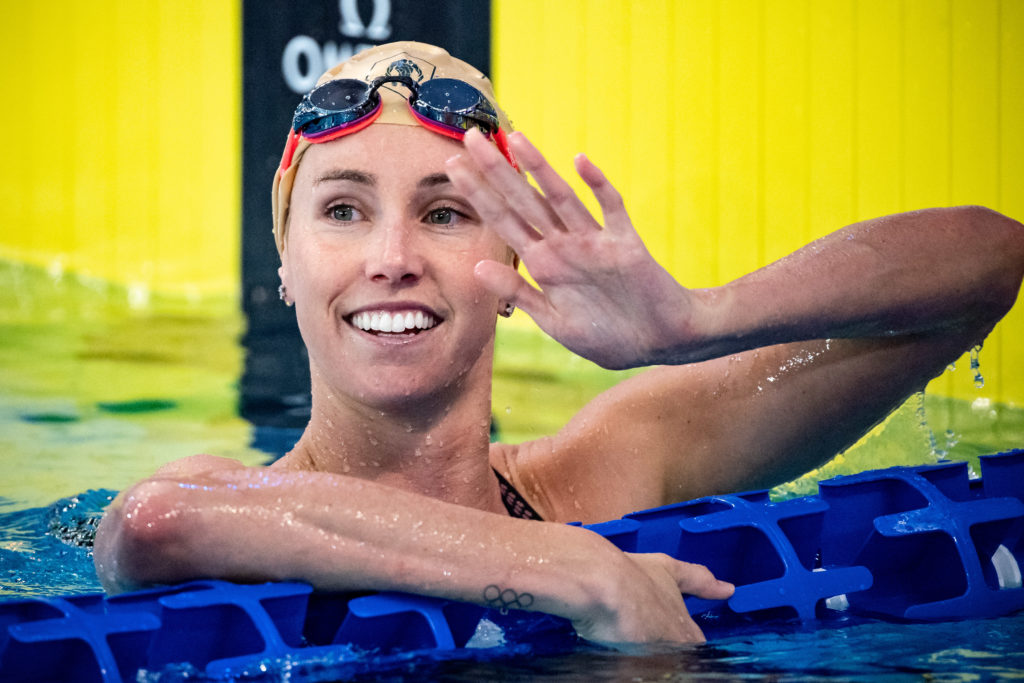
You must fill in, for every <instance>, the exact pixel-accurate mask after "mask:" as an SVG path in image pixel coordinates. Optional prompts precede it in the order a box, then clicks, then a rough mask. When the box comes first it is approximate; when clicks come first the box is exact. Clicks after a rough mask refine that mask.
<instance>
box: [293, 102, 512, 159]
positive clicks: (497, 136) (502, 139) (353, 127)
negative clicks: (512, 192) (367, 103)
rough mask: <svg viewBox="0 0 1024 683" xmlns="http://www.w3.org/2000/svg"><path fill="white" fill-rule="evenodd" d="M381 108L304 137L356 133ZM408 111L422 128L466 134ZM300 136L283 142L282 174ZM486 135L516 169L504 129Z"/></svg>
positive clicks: (321, 139) (327, 138)
mask: <svg viewBox="0 0 1024 683" xmlns="http://www.w3.org/2000/svg"><path fill="white" fill-rule="evenodd" d="M383 110H384V109H383V107H377V108H376V109H375V110H374V111H373V112H372V113H371V114H369V115H368V116H366V117H365V118H362V119H359V120H358V121H356V122H354V123H352V124H350V125H347V126H338V127H337V128H335V129H334V130H331V131H328V132H325V133H324V134H322V135H317V136H311V137H306V140H308V141H309V142H311V143H314V144H316V143H320V142H328V141H330V140H334V139H336V138H340V137H343V136H345V135H351V134H352V133H358V132H359V131H361V130H362V129H363V128H366V127H367V126H369V125H370V124H371V123H373V122H374V121H376V120H377V117H379V116H380V114H381V112H382V111H383ZM409 111H410V112H412V114H413V116H415V117H416V120H417V121H419V123H420V124H422V125H423V127H424V128H427V129H429V130H432V131H433V132H435V133H438V134H440V135H444V136H447V137H450V138H452V139H453V140H460V141H461V140H462V139H463V138H464V137H465V136H466V132H465V131H463V130H457V129H454V128H449V127H448V126H445V125H443V124H440V123H438V122H437V121H434V120H432V119H428V118H427V117H425V116H423V115H422V114H420V113H419V112H417V111H416V110H415V109H413V108H412V107H410V108H409ZM302 137H305V136H303V135H302V134H301V133H296V132H295V131H294V130H292V131H290V132H289V133H288V142H287V143H286V144H285V146H284V154H283V155H282V156H281V168H280V172H281V173H282V174H283V173H284V172H285V171H287V170H288V169H289V168H290V167H291V165H292V160H293V159H294V157H295V150H296V149H297V148H298V146H299V139H300V138H302ZM487 137H489V138H490V139H491V140H493V141H494V144H495V145H496V146H497V147H498V151H499V152H501V154H502V156H504V157H505V158H506V159H508V163H510V164H511V165H512V168H514V169H515V170H516V171H518V170H519V164H518V163H516V158H515V156H514V155H513V154H512V150H511V149H510V148H509V146H508V138H507V137H506V135H505V131H504V130H502V129H501V128H498V132H497V133H494V134H493V135H488V136H487Z"/></svg>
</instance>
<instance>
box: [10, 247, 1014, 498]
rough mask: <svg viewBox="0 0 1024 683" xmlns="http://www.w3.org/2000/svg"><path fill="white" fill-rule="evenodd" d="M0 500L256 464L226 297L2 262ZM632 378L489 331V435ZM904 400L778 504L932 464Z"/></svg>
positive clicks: (549, 428)
mask: <svg viewBox="0 0 1024 683" xmlns="http://www.w3.org/2000/svg"><path fill="white" fill-rule="evenodd" d="M0 291H3V292H5V293H6V296H4V297H0V454H2V455H0V457H2V458H3V463H4V475H3V477H2V479H0V499H6V500H7V502H8V503H12V504H14V505H16V506H30V505H45V504H47V503H50V502H52V501H54V500H56V499H58V498H61V497H64V496H69V495H73V494H75V493H78V492H80V491H84V490H86V489H90V488H94V489H99V488H107V489H115V490H116V489H121V488H124V487H125V486H127V485H128V484H130V483H132V482H134V481H136V480H138V479H140V478H142V477H144V476H146V475H148V474H150V473H151V472H152V471H153V470H154V469H156V468H157V467H159V466H160V465H161V464H163V463H165V462H168V461H170V460H174V459H177V458H180V457H184V456H186V455H191V454H193V453H212V454H216V455H226V456H230V457H236V458H240V459H242V460H243V461H244V462H246V463H248V464H258V463H262V462H265V461H266V460H267V456H266V455H265V454H264V453H262V452H259V451H257V450H255V449H253V448H252V447H250V445H249V443H250V441H251V436H252V427H251V425H249V423H248V422H246V421H245V420H243V419H241V418H240V417H239V416H238V413H237V403H238V395H237V392H238V390H237V384H238V379H239V377H240V373H241V370H242V363H243V353H244V352H243V350H242V349H241V347H240V345H239V342H238V340H239V338H240V335H241V333H242V331H243V329H244V320H243V318H242V316H241V314H240V313H239V311H238V310H237V309H238V306H237V304H236V302H235V301H234V300H231V299H209V298H197V299H195V300H185V299H164V298H161V297H159V296H149V297H142V298H143V299H146V303H145V305H143V306H139V305H135V306H133V305H132V302H133V301H134V302H138V301H139V300H140V297H139V296H138V292H137V291H133V290H128V289H125V288H120V287H115V286H112V285H110V284H108V283H104V282H100V281H94V280H88V279H83V278H78V277H75V276H72V275H68V274H63V275H56V276H54V275H51V274H49V273H47V272H45V271H43V270H41V269H37V268H31V267H27V266H22V265H18V264H12V263H6V262H2V261H0ZM634 372H635V371H631V372H625V373H623V372H610V371H606V370H602V369H601V368H598V367H597V366H595V365H593V364H592V363H590V362H588V361H585V360H583V359H581V358H579V357H577V356H574V355H573V354H571V353H569V352H568V351H566V350H565V349H563V348H562V347H561V346H559V345H558V344H556V343H555V342H554V341H552V340H550V339H548V338H547V337H545V336H544V335H543V334H541V333H540V332H538V331H537V330H535V329H532V328H527V327H516V326H513V325H501V326H499V333H498V343H497V353H496V362H495V372H494V405H493V409H494V414H495V418H496V420H497V422H498V427H499V430H500V434H501V438H502V439H503V440H505V441H510V442H520V441H524V440H528V439H534V438H538V437H540V436H544V435H546V434H551V433H553V432H555V431H557V430H558V429H559V428H560V427H561V426H562V425H564V424H565V423H566V422H567V421H568V419H569V418H570V417H571V416H572V415H574V414H575V413H576V412H577V411H578V410H579V409H580V408H581V407H582V406H583V405H584V404H585V403H586V402H587V401H589V400H590V399H591V398H592V397H593V396H595V395H596V394H598V393H599V392H600V391H602V390H604V389H605V388H607V387H609V386H611V385H613V384H615V383H616V382H618V381H620V380H621V379H623V378H624V377H626V376H628V375H630V374H634ZM916 407H917V403H916V400H914V399H912V400H911V401H910V402H908V404H907V406H905V407H904V408H902V409H900V410H899V411H897V412H896V413H895V414H894V415H893V416H892V417H891V418H890V419H889V420H887V421H886V422H885V423H884V424H883V425H882V426H881V427H880V428H879V429H876V430H875V432H873V433H872V435H871V436H869V437H867V438H865V439H864V440H862V442H861V443H860V444H858V445H857V446H855V447H854V448H852V449H850V450H849V451H848V452H847V453H846V454H844V455H842V456H840V457H839V458H837V459H836V460H835V461H833V462H832V463H830V464H829V465H827V466H826V467H824V468H822V470H821V471H820V472H816V473H812V474H811V475H808V476H807V477H804V478H802V479H801V480H798V481H797V482H795V483H792V484H789V485H787V486H784V487H780V488H779V489H778V490H777V491H776V493H777V494H778V495H781V496H786V495H797V494H799V495H803V494H806V493H812V492H814V490H815V486H814V482H816V481H817V480H818V478H821V477H827V476H833V475H835V474H844V473H852V472H857V471H861V470H864V469H870V468H876V467H885V466H889V465H895V464H921V463H930V462H934V461H935V455H934V454H933V451H932V449H931V447H930V444H929V439H928V433H927V430H925V429H922V428H921V426H920V424H919V422H920V421H919V419H918V417H917V415H916ZM926 412H927V417H928V425H929V427H930V429H931V430H932V431H933V432H934V433H935V434H937V435H939V436H938V440H937V441H938V444H939V446H940V447H943V446H944V442H945V438H944V436H943V434H944V432H945V430H947V429H948V430H952V432H953V433H954V434H955V435H956V438H957V439H958V442H957V443H956V445H954V446H952V448H950V449H949V453H948V457H949V458H951V459H954V460H956V459H967V460H973V461H974V467H975V470H977V456H978V455H979V454H983V453H989V452H996V451H999V450H1005V449H1008V448H1012V447H1015V446H1022V445H1024V410H1021V409H1019V408H1011V407H1008V406H1001V405H997V404H988V403H986V402H985V401H984V399H981V400H979V401H975V402H974V404H971V403H968V402H966V401H958V400H953V399H944V398H941V397H933V396H929V397H928V398H927V400H926Z"/></svg>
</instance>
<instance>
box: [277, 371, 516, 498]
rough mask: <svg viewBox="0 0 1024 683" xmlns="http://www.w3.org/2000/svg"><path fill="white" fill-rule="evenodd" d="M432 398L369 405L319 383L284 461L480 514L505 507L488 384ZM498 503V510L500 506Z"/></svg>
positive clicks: (473, 383) (480, 381)
mask: <svg viewBox="0 0 1024 683" xmlns="http://www.w3.org/2000/svg"><path fill="white" fill-rule="evenodd" d="M480 365H481V366H485V369H486V373H484V372H479V373H478V372H477V371H471V372H470V375H475V374H480V375H482V377H472V376H467V377H466V378H465V380H466V381H464V382H459V383H458V384H457V385H453V386H451V387H447V388H446V389H445V390H444V391H442V392H437V393H435V394H431V395H429V396H420V397H415V398H408V399H407V398H404V397H403V398H402V399H401V400H395V401H392V402H389V403H379V404H377V405H367V404H366V403H362V402H360V401H358V400H354V399H352V398H351V397H347V396H344V395H343V394H341V393H340V392H333V391H331V390H330V389H328V388H327V387H325V386H323V384H322V383H321V382H318V381H317V378H318V376H319V375H318V373H316V372H315V371H314V372H313V405H312V414H311V417H310V422H309V425H308V426H307V427H306V430H305V432H304V433H303V435H302V438H301V439H300V441H299V443H298V444H296V446H295V448H294V449H293V450H292V452H291V453H289V454H288V455H287V456H285V460H287V464H288V465H290V466H297V467H303V468H308V469H315V470H319V471H326V472H334V473H337V474H344V475H347V476H352V477H357V478H360V479H368V480H371V481H377V482H379V483H382V484H387V485H389V486H394V487H396V488H400V489H404V490H407V491H412V492H415V493H419V494H422V495H426V496H430V497H431V498H437V499H440V500H445V501H448V502H452V503H456V504H460V505H465V506H469V507H475V508H479V509H495V510H498V509H499V508H500V505H501V503H500V500H499V499H498V497H497V494H496V491H497V483H496V480H495V478H494V476H493V474H492V473H491V471H490V461H489V453H490V424H491V404H490V395H491V380H490V363H482V364H480ZM495 504H497V506H498V507H497V508H496V507H495Z"/></svg>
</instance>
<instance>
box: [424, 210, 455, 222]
mask: <svg viewBox="0 0 1024 683" xmlns="http://www.w3.org/2000/svg"><path fill="white" fill-rule="evenodd" d="M455 220H456V217H455V211H453V210H452V209H449V208H446V207H445V208H440V209H433V210H432V211H431V212H430V213H428V214H427V222H428V223H433V224H434V225H450V224H451V223H454V222H455Z"/></svg>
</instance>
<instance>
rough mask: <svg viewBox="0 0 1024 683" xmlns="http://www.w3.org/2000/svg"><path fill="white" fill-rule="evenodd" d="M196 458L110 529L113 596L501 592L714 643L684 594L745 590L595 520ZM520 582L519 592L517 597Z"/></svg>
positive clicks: (106, 534) (148, 488)
mask: <svg viewBox="0 0 1024 683" xmlns="http://www.w3.org/2000/svg"><path fill="white" fill-rule="evenodd" d="M210 464H211V463H208V462H204V461H202V460H199V461H192V462H188V461H186V462H184V463H183V464H180V465H177V466H173V467H171V468H168V469H165V470H164V474H163V475H161V476H157V477H154V478H152V479H149V480H147V481H144V482H142V483H140V484H137V485H136V486H134V487H132V488H131V489H129V490H127V491H125V492H124V493H123V494H122V495H121V496H119V497H118V499H117V500H116V501H115V502H114V503H113V504H112V506H111V508H110V509H109V510H108V511H107V514H106V515H105V516H104V519H103V522H102V523H101V525H100V529H99V532H98V534H97V538H96V547H95V557H96V565H97V571H98V573H99V575H100V577H101V579H102V581H103V583H104V586H106V588H107V589H108V590H110V591H112V592H117V591H123V590H130V589H135V588H139V587H141V586H144V585H150V584H155V583H170V582H175V581H182V580H187V579H195V578H201V577H216V578H224V579H230V580H238V581H263V580H284V579H295V580H302V581H307V582H309V583H311V584H312V585H313V586H315V587H316V588H318V589H323V590H356V589H358V590H401V591H411V592H416V593H421V594H426V595H434V596H437V597H442V598H450V599H455V600H464V601H469V602H474V603H478V604H481V605H486V606H492V607H493V606H500V605H498V603H496V602H494V598H493V595H492V594H493V593H494V592H495V591H497V592H501V593H505V594H506V595H510V594H511V593H514V594H515V595H516V597H517V598H518V600H519V604H520V605H521V606H523V607H525V608H528V609H531V610H538V611H544V612H548V613H551V614H557V615H560V616H563V617H566V618H568V619H571V620H572V621H573V623H574V625H575V626H576V628H577V630H578V631H579V632H580V634H581V635H582V636H583V637H585V638H589V639H592V640H595V641H600V642H605V643H609V644H614V643H627V642H633V643H635V642H658V641H666V642H684V641H694V640H700V639H702V636H701V634H700V631H699V629H698V628H697V627H696V625H695V624H694V623H693V621H692V620H691V619H690V618H689V616H688V615H687V613H686V609H685V605H684V604H683V602H682V598H681V597H680V592H686V593H691V594H696V595H703V596H705V597H712V598H724V597H728V596H729V595H730V594H731V591H732V588H731V586H729V585H728V584H721V583H719V582H717V581H715V579H714V578H713V577H712V576H711V574H710V573H709V572H708V571H707V570H706V569H705V568H703V567H699V566H696V565H689V564H686V563H682V562H677V561H675V560H672V559H671V558H668V557H666V556H658V555H628V554H625V553H622V552H621V551H619V550H618V549H616V548H615V547H614V546H613V545H612V544H611V543H609V542H608V541H606V540H605V539H603V538H601V537H600V536H598V535H597V534H594V533H592V532H590V531H587V530H585V529H580V528H575V527H569V526H565V525H562V524H554V523H544V522H533V521H525V520H518V519H512V518H508V517H503V516H499V515H494V514H490V513H486V512H481V511H478V510H472V509H469V508H463V507H460V506H456V505H451V504H447V503H443V502H441V501H437V500H434V499H431V498H428V497H424V496H419V495H416V494H411V493H408V492H405V491H400V490H397V489H392V488H389V487H386V486H382V485H378V484H375V483H373V482H367V481H361V480H357V479H352V478H350V477H344V476H338V475H332V474H326V473H321V472H291V471H282V470H276V469H273V468H245V467H242V466H241V465H237V464H236V465H234V466H232V465H231V464H230V463H229V461H224V460H218V461H216V462H213V463H212V464H213V466H214V467H216V469H206V468H205V467H206V466H208V465H210ZM508 591H510V592H511V593H508Z"/></svg>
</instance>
